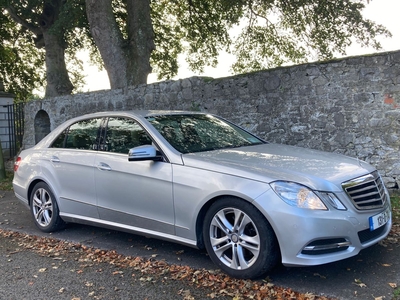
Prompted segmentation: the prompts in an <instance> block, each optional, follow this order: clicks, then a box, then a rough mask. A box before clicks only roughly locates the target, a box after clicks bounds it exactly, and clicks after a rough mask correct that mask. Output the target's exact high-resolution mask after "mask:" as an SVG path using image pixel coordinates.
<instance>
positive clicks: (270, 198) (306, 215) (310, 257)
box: [255, 190, 392, 266]
mask: <svg viewBox="0 0 400 300" xmlns="http://www.w3.org/2000/svg"><path fill="white" fill-rule="evenodd" d="M336 195H337V196H339V198H340V199H341V200H342V202H343V203H345V205H346V207H347V208H348V209H347V210H346V211H339V210H336V209H334V208H329V210H327V211H322V210H308V209H301V208H297V207H292V206H289V205H287V204H286V203H284V202H283V201H282V200H281V199H280V198H279V197H278V196H277V195H276V194H275V192H274V191H272V190H270V191H268V192H267V193H266V194H264V195H263V196H262V197H260V198H259V199H257V201H256V203H255V205H256V206H258V208H259V209H260V210H261V211H262V212H263V213H264V215H265V216H266V218H267V219H268V221H269V222H270V224H271V226H272V228H273V229H274V231H275V234H276V236H277V239H278V242H279V246H280V250H281V255H282V263H283V264H284V265H285V266H313V265H320V264H326V263H330V262H334V261H338V260H342V259H346V258H349V257H352V256H354V255H357V254H358V253H359V252H360V251H361V250H362V249H365V248H367V247H370V246H372V245H374V244H376V243H378V242H379V241H381V240H383V239H384V238H385V237H386V236H387V235H388V234H389V232H390V229H391V227H392V218H391V215H390V218H389V220H388V221H387V223H386V224H385V225H384V226H381V227H379V228H377V229H375V230H374V231H370V229H369V228H370V227H369V219H370V217H371V216H374V215H376V214H378V213H380V212H383V211H385V210H386V209H387V208H389V210H390V198H389V196H387V199H388V201H387V202H386V203H385V205H384V207H382V208H381V209H374V210H369V211H358V210H356V209H355V207H354V206H352V205H351V204H350V202H349V201H348V200H347V201H345V199H344V198H345V197H347V196H346V195H345V194H344V193H342V194H340V195H338V194H336Z"/></svg>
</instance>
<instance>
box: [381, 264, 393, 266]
mask: <svg viewBox="0 0 400 300" xmlns="http://www.w3.org/2000/svg"><path fill="white" fill-rule="evenodd" d="M391 266H392V264H382V267H391Z"/></svg>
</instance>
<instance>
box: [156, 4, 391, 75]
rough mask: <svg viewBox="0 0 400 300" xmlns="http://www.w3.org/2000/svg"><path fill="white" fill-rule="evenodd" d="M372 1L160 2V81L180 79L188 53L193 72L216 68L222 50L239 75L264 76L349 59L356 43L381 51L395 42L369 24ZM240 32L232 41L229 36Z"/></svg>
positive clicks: (158, 29)
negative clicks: (365, 13)
mask: <svg viewBox="0 0 400 300" xmlns="http://www.w3.org/2000/svg"><path fill="white" fill-rule="evenodd" d="M366 2H367V1H366V0H357V1H351V0H296V1H293V0H281V1H265V0H222V1H214V0H174V1H166V0H158V1H152V3H151V6H152V19H153V26H154V32H155V35H156V40H155V44H156V47H157V49H156V51H154V53H153V56H152V59H153V65H156V66H157V67H156V70H157V72H158V74H159V76H160V77H166V78H170V77H172V76H173V75H175V74H176V73H177V68H178V65H177V57H178V54H180V53H182V52H184V53H185V54H186V55H187V56H186V57H187V62H188V63H189V67H190V69H192V70H194V71H200V72H201V71H202V70H203V68H204V66H207V65H210V66H216V64H217V56H218V53H219V52H220V51H221V50H225V51H227V52H230V53H233V54H235V55H236V58H237V60H236V62H233V64H232V69H233V71H234V72H235V73H245V72H252V71H258V70H261V69H266V68H270V67H277V66H281V65H283V64H286V63H303V62H306V61H308V60H310V59H312V60H317V59H318V60H326V59H331V58H333V57H334V56H335V55H337V54H345V52H346V48H347V47H348V46H349V45H350V44H352V43H354V42H356V43H359V44H361V45H362V46H372V47H374V48H375V49H380V47H381V46H380V44H379V42H378V41H377V37H379V36H381V35H383V36H390V33H389V32H388V31H387V30H386V29H385V28H384V27H383V26H381V25H377V24H375V23H374V22H372V21H370V20H365V19H363V17H362V15H361V11H362V9H363V8H364V6H365V5H364V3H366ZM232 28H235V29H236V31H238V32H240V33H239V34H238V35H237V36H231V35H230V34H229V30H230V29H232Z"/></svg>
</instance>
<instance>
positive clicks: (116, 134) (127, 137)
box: [103, 118, 151, 154]
mask: <svg viewBox="0 0 400 300" xmlns="http://www.w3.org/2000/svg"><path fill="white" fill-rule="evenodd" d="M150 144H151V139H150V137H149V136H148V135H147V133H146V132H145V131H144V130H143V129H142V127H140V125H139V124H138V123H136V122H135V121H134V120H132V119H128V118H109V120H108V125H107V131H106V145H105V146H104V147H103V148H104V150H105V151H111V152H116V153H123V154H128V152H129V149H131V148H134V147H137V146H142V145H150Z"/></svg>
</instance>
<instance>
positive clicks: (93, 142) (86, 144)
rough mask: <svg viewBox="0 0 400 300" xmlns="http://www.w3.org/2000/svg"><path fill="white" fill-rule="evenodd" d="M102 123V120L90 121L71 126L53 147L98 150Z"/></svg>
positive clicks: (57, 139) (55, 141)
mask: <svg viewBox="0 0 400 300" xmlns="http://www.w3.org/2000/svg"><path fill="white" fill-rule="evenodd" d="M101 121H102V119H101V118H96V119H88V120H82V121H79V122H77V123H75V124H73V125H71V126H70V127H69V128H68V129H67V130H66V131H64V132H63V133H61V134H60V135H59V136H58V137H57V138H56V139H55V140H54V143H53V145H52V147H53V148H69V149H83V150H97V148H98V140H99V132H100V124H101Z"/></svg>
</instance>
